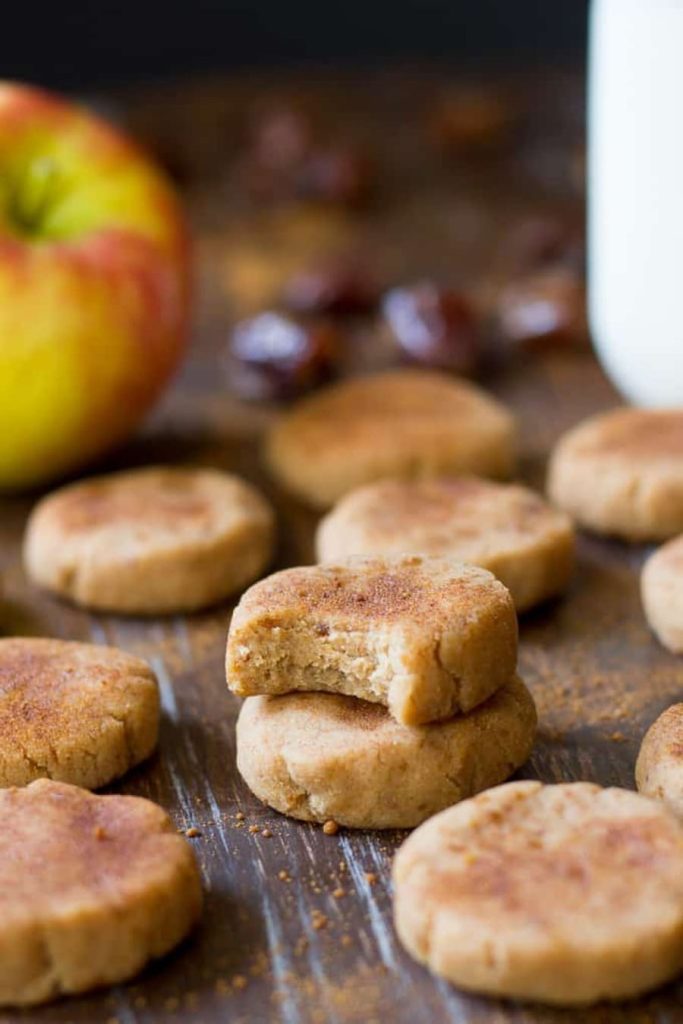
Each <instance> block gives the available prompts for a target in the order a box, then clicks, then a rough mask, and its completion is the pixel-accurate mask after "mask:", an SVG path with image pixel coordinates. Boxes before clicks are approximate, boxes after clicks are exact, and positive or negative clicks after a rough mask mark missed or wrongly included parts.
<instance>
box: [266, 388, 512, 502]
mask: <svg viewBox="0 0 683 1024" xmlns="http://www.w3.org/2000/svg"><path fill="white" fill-rule="evenodd" d="M515 434H516V428H515V423H514V420H513V418H512V415H511V414H510V413H509V412H508V411H507V410H506V409H505V408H504V407H503V406H501V405H500V404H499V403H498V402H497V401H496V400H495V399H494V398H492V397H491V396H489V395H487V394H486V392H484V391H482V390H481V389H480V388H478V387H476V386H475V385H474V384H471V383H469V382H468V381H465V380H461V379H459V378H457V377H453V376H449V375H448V374H445V373H436V372H429V371H426V370H417V369H402V370H393V371H389V372H387V373H381V374H375V375H372V376H368V377H361V378H356V379H353V380H346V381H342V382H341V383H338V384H335V385H332V386H331V387H328V388H326V389H324V390H322V391H318V392H317V393H316V394H314V395H312V396H310V397H308V398H305V399H303V400H302V401H300V402H299V403H298V404H297V405H295V406H294V407H293V408H292V409H291V411H289V412H288V413H285V414H284V415H283V416H282V417H281V419H280V420H279V422H278V423H276V425H275V427H274V428H273V430H272V432H271V434H270V437H269V440H268V449H267V455H268V461H269V463H270V466H271V469H272V471H273V473H274V474H275V475H276V477H277V478H278V479H279V480H280V481H281V482H282V483H283V484H284V485H285V486H286V487H287V488H289V489H290V490H291V491H292V492H293V493H294V494H297V495H298V496H299V497H301V498H303V499H304V500H305V501H307V502H309V503H310V504H312V505H315V506H318V507H323V508H324V507H326V506H329V505H332V504H333V503H334V502H335V501H337V500H338V499H339V498H340V497H341V496H342V495H343V494H346V493H347V491H350V490H352V489H353V488H354V487H358V486H360V485H361V484H364V483H368V482H370V481H372V480H377V479H380V478H382V477H388V476H396V477H408V478H413V477H425V476H438V475H441V474H444V473H453V474H455V473H478V474H480V475H482V476H492V477H506V476H509V475H510V474H511V472H512V470H513V468H514V463H515Z"/></svg>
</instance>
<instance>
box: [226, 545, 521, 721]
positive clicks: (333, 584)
mask: <svg viewBox="0 0 683 1024" xmlns="http://www.w3.org/2000/svg"><path fill="white" fill-rule="evenodd" d="M516 664H517V616H516V615H515V607H514V604H513V602H512V598H511V597H510V594H509V592H508V591H507V590H506V589H505V587H504V586H503V584H502V583H500V582H499V581H498V580H497V579H495V577H494V576H492V575H491V573H490V572H487V571H486V570H485V569H480V568H479V567H477V566H474V565H465V564H463V563H462V562H455V561H453V560H452V559H448V558H437V557H435V556H429V555H424V556H422V555H401V556H399V557H397V558H349V559H346V560H345V561H344V562H338V563H329V564H327V565H306V566H299V567H298V568H295V569H286V570H284V571H283V572H277V573H274V574H273V575H272V576H268V577H267V578H266V579H263V580H260V581H259V582H258V583H255V584H254V585H253V586H252V587H250V588H249V590H248V591H247V592H246V593H245V594H244V595H243V596H242V599H241V600H240V602H239V604H238V605H237V608H236V609H235V612H234V614H233V616H232V621H231V623H230V631H229V633H228V643H227V649H226V658H225V667H226V679H227V683H228V686H229V688H230V689H231V690H232V692H233V693H236V694H237V695H238V696H239V697H251V696H254V695H257V694H281V693H291V692H292V691H294V690H318V691H326V692H331V693H341V694H346V696H349V697H360V698H362V699H364V700H368V701H371V702H373V703H378V704H384V705H386V706H387V707H388V708H389V710H390V712H391V714H392V715H393V716H394V718H396V720H397V721H399V722H402V723H403V724H404V725H423V724H425V723H426V722H434V721H438V720H441V719H444V718H450V716H451V715H453V714H455V713H456V712H457V711H469V710H470V709H471V708H473V707H476V705H477V704H480V703H481V702H482V701H484V700H486V698H487V697H490V696H491V694H492V693H495V691H496V690H498V689H499V688H500V687H501V686H503V685H504V684H505V683H507V682H508V681H509V680H510V679H511V678H512V676H513V675H514V673H515V667H516Z"/></svg>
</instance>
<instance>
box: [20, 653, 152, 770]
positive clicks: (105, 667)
mask: <svg viewBox="0 0 683 1024" xmlns="http://www.w3.org/2000/svg"><path fill="white" fill-rule="evenodd" d="M158 731H159V694H158V689H157V682H156V678H155V676H154V673H153V672H152V670H151V669H150V668H149V666H148V665H147V663H146V662H144V661H142V660H141V659H140V658H134V657H133V656H132V655H130V654H126V653H124V652H123V651H119V650H117V649H116V648H113V647H98V646H95V645H94V644H82V643H73V642H69V641H65V640H48V639H42V638H38V637H26V638H23V637H16V638H11V639H5V640H0V786H25V785H26V784H27V783H29V782H32V781H33V780H34V779H38V778H44V777H46V776H47V777H48V778H51V779H57V780H59V781H60V782H71V783H74V784H76V785H78V786H85V787H86V788H87V789H97V788H98V787H99V786H104V785H105V784H106V783H107V782H111V780H112V779H115V778H117V777H118V776H120V775H123V774H124V773H125V772H127V771H128V769H129V768H132V767H133V765H136V764H138V763H139V762H140V761H143V760H144V759H145V758H146V757H149V755H150V754H151V753H152V751H153V750H154V748H155V746H156V742H157V734H158Z"/></svg>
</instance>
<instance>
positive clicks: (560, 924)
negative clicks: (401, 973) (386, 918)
mask: <svg viewBox="0 0 683 1024" xmlns="http://www.w3.org/2000/svg"><path fill="white" fill-rule="evenodd" d="M394 886H395V903H394V912H395V921H396V928H397V930H398V934H399V936H400V938H401V941H402V942H403V944H404V945H405V946H406V948H407V949H408V951H409V952H410V953H412V954H413V956H415V957H416V958H417V959H418V960H420V961H421V962H422V963H424V964H425V965H426V966H428V967H429V968H430V969H431V970H432V971H434V973H435V974H440V975H442V976H443V977H445V978H447V979H449V980H450V981H452V982H454V983H455V984H456V985H458V986H460V987H461V988H464V989H468V990H471V991H474V992H482V993H486V994H489V995H497V996H507V997H510V998H513V999H525V1000H537V1001H540V1002H545V1003H557V1004H559V1005H563V1004H564V1005H568V1006H569V1005H581V1004H589V1003H594V1002H597V1001H598V1000H601V999H626V998H630V997H632V996H636V995H639V994H640V993H642V992H646V991H648V990H649V989H652V988H655V987H656V986H657V985H660V984H662V983H663V982H665V981H668V980H669V979H671V978H673V977H675V976H676V975H677V974H678V972H679V971H680V970H681V968H683V827H682V826H681V824H680V823H679V822H678V821H677V820H676V819H675V818H674V816H673V815H672V814H670V813H669V812H668V811H667V810H666V809H665V808H664V807H662V805H661V804H657V803H656V802H655V801H654V800H647V799H646V798H645V797H642V796H639V795H638V794H637V793H631V792H628V791H627V790H622V789H601V788H600V787H599V786H594V785H591V784H589V783H585V782H578V783H572V784H568V785H558V786H543V785H541V783H539V782H511V783H507V784H506V785H504V786H499V787H497V788H496V789H492V790H488V791H487V792H486V793H482V794H480V795H479V796H477V797H474V798H473V799H471V800H467V801H465V802H464V803H461V804H458V805H457V806H456V807H451V808H449V809H448V810H446V811H443V812H442V813H441V814H439V815H437V816H436V817H435V818H432V819H431V820H430V821H428V822H425V824H424V825H422V826H420V828H419V829H418V830H417V831H416V832H414V833H413V834H412V835H411V836H409V838H408V839H407V840H406V842H405V843H404V844H403V846H402V847H401V849H400V850H399V852H398V854H397V856H396V859H395V861H394Z"/></svg>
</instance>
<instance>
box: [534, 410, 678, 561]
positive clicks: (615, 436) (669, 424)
mask: <svg viewBox="0 0 683 1024" xmlns="http://www.w3.org/2000/svg"><path fill="white" fill-rule="evenodd" d="M548 493H549V495H550V498H551V499H552V500H553V501H554V502H555V503H556V504H557V505H559V506H560V508H563V509H564V510H565V511H566V512H568V513H569V514H570V515H571V516H573V517H574V518H575V519H576V520H577V521H578V522H579V523H580V524H581V525H582V526H585V527H587V528H588V529H591V530H595V532H596V533H606V534H614V535H615V536H617V537H623V538H625V539H626V540H633V541H639V540H666V539H667V538H668V537H672V536H674V535H675V534H677V533H683V409H670V410H663V409H659V410H657V409H630V408H624V409H613V410H612V411H611V412H607V413H603V414H601V415H599V416H593V417H591V418H590V419H588V420H585V421H584V422H583V423H580V424H579V425H578V426H577V427H574V428H573V429H572V430H570V431H569V432H568V433H566V434H565V435H564V436H563V437H562V438H561V439H560V441H559V443H558V444H557V446H556V448H555V450H554V452H553V454H552V458H551V460H550V471H549V477H548Z"/></svg>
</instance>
